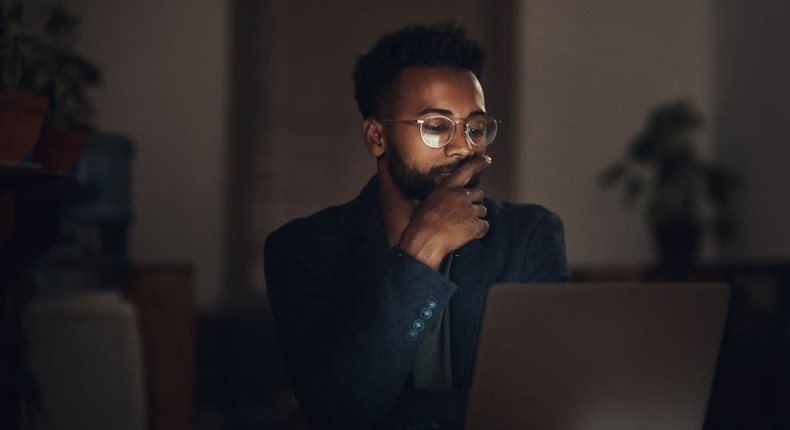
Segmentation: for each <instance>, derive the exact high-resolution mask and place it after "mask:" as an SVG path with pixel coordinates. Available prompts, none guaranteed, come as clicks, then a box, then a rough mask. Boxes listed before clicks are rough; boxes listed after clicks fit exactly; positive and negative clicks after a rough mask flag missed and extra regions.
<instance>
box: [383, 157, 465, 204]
mask: <svg viewBox="0 0 790 430" xmlns="http://www.w3.org/2000/svg"><path fill="white" fill-rule="evenodd" d="M389 150H390V153H389V155H388V156H387V167H388V168H389V171H390V175H391V176H392V181H393V182H394V183H395V186H397V187H398V189H399V190H400V192H401V193H403V195H404V196H406V197H408V198H410V199H413V200H419V201H422V200H425V198H426V197H427V196H428V194H430V193H431V191H433V190H434V189H435V188H436V186H437V185H438V184H439V182H441V181H440V180H439V179H438V178H439V175H442V174H444V173H450V172H453V171H455V169H457V168H458V167H459V166H460V165H461V164H463V163H465V162H467V161H469V160H470V159H469V158H467V159H464V160H458V161H455V162H452V163H448V164H445V165H443V166H438V167H433V168H431V169H430V170H428V171H427V172H421V171H420V170H419V169H417V167H415V166H414V165H413V164H410V163H408V162H407V161H406V160H405V159H404V158H403V156H402V155H401V153H400V152H399V151H398V149H397V147H396V145H390V147H389ZM442 179H445V178H442ZM479 184H480V172H477V173H475V174H474V175H473V176H472V178H471V179H469V182H467V183H466V185H465V186H464V188H477V186H478V185H479Z"/></svg>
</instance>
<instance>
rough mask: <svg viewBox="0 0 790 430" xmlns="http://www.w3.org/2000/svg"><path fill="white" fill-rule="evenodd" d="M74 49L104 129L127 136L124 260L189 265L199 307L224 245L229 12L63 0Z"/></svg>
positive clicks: (202, 0) (175, 2)
mask: <svg viewBox="0 0 790 430" xmlns="http://www.w3.org/2000/svg"><path fill="white" fill-rule="evenodd" d="M64 4H65V5H66V6H67V7H68V8H70V9H71V10H73V11H74V12H76V13H78V14H79V15H81V17H82V25H81V28H80V34H79V40H78V43H77V48H78V49H79V50H80V52H82V53H83V54H84V55H85V56H86V57H88V58H89V59H91V60H93V61H94V62H95V63H96V64H97V65H99V66H100V67H101V69H102V71H103V73H104V83H103V85H102V86H101V88H99V89H97V90H96V91H95V93H94V94H95V101H96V103H97V105H98V108H99V115H98V126H99V128H100V129H102V130H106V131H112V132H120V133H123V134H126V135H128V136H130V137H131V138H132V139H133V140H134V142H135V143H136V145H137V154H136V157H135V160H134V178H133V179H134V181H133V194H134V201H133V205H134V210H135V212H136V219H135V221H134V225H133V228H132V231H131V237H130V239H131V250H130V251H131V257H132V258H133V259H134V260H135V261H145V262H162V261H164V262H167V261H179V262H182V261H189V262H194V263H195V265H196V268H197V277H196V278H197V297H198V304H199V305H200V306H201V307H206V306H209V305H211V304H213V303H216V301H217V300H218V298H219V294H220V285H221V283H222V282H221V276H222V254H223V248H224V235H223V231H222V228H223V212H224V203H225V202H224V191H225V189H224V187H225V185H224V175H225V170H226V169H225V152H226V150H227V147H226V133H227V130H226V122H227V121H226V117H227V115H228V112H227V98H228V97H227V91H226V87H227V85H226V84H227V82H226V81H227V76H228V65H227V61H228V59H227V58H226V57H227V39H228V37H227V30H228V20H227V5H226V2H217V1H211V0H169V1H164V2H160V1H155V0H138V1H122V0H105V1H95V0H70V1H68V2H66V3H64Z"/></svg>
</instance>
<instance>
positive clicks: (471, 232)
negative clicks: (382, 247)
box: [398, 155, 491, 270]
mask: <svg viewBox="0 0 790 430" xmlns="http://www.w3.org/2000/svg"><path fill="white" fill-rule="evenodd" d="M490 165H491V157H489V156H487V155H476V156H474V157H473V158H471V159H470V160H469V161H467V162H464V163H462V164H461V165H460V166H458V168H456V169H455V170H454V171H452V173H450V174H449V175H447V176H446V177H445V178H444V179H443V180H442V181H440V182H439V184H438V185H437V186H436V188H435V189H434V190H433V191H431V192H430V193H429V194H428V196H427V197H425V199H423V200H422V201H421V202H420V203H419V204H418V205H417V206H416V207H415V208H414V211H413V212H412V214H411V219H410V220H409V224H408V225H407V226H406V229H405V230H404V231H403V234H402V235H401V238H400V241H399V243H398V246H399V247H400V248H401V249H403V250H404V251H406V252H407V253H409V254H410V255H411V256H413V257H414V258H416V259H417V260H420V261H422V262H423V263H425V264H426V265H428V266H429V267H431V268H433V269H434V270H438V268H439V264H440V263H441V261H442V259H443V258H444V256H445V255H447V254H448V253H450V252H452V251H453V250H455V249H458V248H460V247H462V246H463V245H465V244H466V243H467V242H469V241H471V240H474V239H480V238H482V237H483V236H485V235H486V233H487V232H488V221H486V220H485V216H486V213H487V211H486V208H485V206H483V197H484V193H483V190H481V189H480V188H477V187H476V186H475V187H473V188H466V186H467V184H469V182H470V180H471V179H472V177H473V176H474V175H476V174H477V173H478V172H480V171H481V170H483V169H485V168H486V167H488V166H490Z"/></svg>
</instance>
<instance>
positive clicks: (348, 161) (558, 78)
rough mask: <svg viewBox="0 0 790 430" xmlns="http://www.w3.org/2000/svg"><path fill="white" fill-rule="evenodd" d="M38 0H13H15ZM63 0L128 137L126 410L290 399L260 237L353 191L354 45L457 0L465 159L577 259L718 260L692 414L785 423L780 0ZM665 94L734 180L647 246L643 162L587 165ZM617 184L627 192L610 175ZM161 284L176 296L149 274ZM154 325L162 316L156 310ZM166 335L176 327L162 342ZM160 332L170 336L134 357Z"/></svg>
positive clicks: (697, 142) (649, 230) (224, 413)
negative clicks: (687, 236) (469, 55)
mask: <svg viewBox="0 0 790 430" xmlns="http://www.w3.org/2000/svg"><path fill="white" fill-rule="evenodd" d="M54 4H55V2H53V1H50V0H26V1H25V10H26V13H30V14H35V13H36V11H38V10H42V9H46V8H48V7H52V6H53V5H54ZM61 4H62V5H63V6H65V7H66V8H68V9H69V10H70V11H71V12H73V13H74V14H76V15H77V16H79V18H80V23H79V27H78V29H77V32H76V35H75V37H74V41H73V49H74V50H75V51H76V52H79V53H80V54H81V55H83V56H85V57H86V58H88V59H89V60H90V61H91V62H92V63H94V64H95V65H96V66H97V67H98V68H99V69H100V70H101V74H102V82H101V84H100V85H99V86H97V87H96V88H95V89H91V90H90V93H89V94H90V97H91V98H92V99H93V101H94V102H95V105H96V110H97V113H96V116H95V125H96V128H97V129H98V130H100V131H102V132H111V133H117V134H119V135H121V136H123V139H125V140H126V141H128V142H130V143H131V144H132V145H133V147H134V150H133V151H132V152H131V153H132V155H129V158H128V160H129V163H130V166H131V167H130V169H131V170H130V173H129V177H128V186H129V189H130V190H131V191H130V195H129V206H130V209H131V211H132V212H133V217H132V218H130V221H129V230H128V236H125V238H126V239H124V240H126V242H124V243H125V244H126V245H124V247H123V248H124V249H123V255H124V257H125V258H126V259H127V260H128V262H129V268H128V270H129V271H128V272H124V273H128V274H129V275H128V277H127V278H124V279H123V280H121V281H118V282H117V283H116V284H117V285H116V286H117V289H118V290H123V291H125V293H124V297H127V299H126V300H129V301H130V303H132V304H133V306H131V307H130V309H131V310H129V309H126V308H124V309H126V310H125V311H124V312H127V313H129V315H130V316H129V318H132V320H133V321H139V323H140V324H139V325H140V327H141V329H140V331H139V332H138V333H137V334H136V335H135V336H139V337H140V338H141V340H139V342H141V343H142V344H143V345H146V347H145V348H148V352H145V354H147V355H146V357H147V358H144V359H143V360H142V364H141V363H137V364H136V366H137V367H138V368H140V369H142V370H141V372H143V373H142V374H144V375H147V376H145V377H143V378H149V379H146V380H145V381H147V382H145V383H143V384H141V385H140V387H139V390H140V392H141V393H142V394H141V395H142V397H140V399H142V400H140V399H138V400H140V401H141V402H142V403H141V405H142V406H141V407H140V411H142V412H139V414H144V415H143V416H144V418H143V419H142V422H144V423H147V424H144V425H145V426H148V427H152V428H160V427H161V428H199V429H247V428H280V427H281V426H282V425H283V423H285V422H286V421H287V418H288V416H289V414H290V412H291V411H292V409H293V408H294V406H295V401H294V399H293V396H292V394H291V393H290V391H289V386H288V381H287V378H286V377H285V375H284V373H283V370H282V362H281V359H280V356H279V348H278V345H277V341H276V337H275V335H274V332H273V327H272V323H271V317H270V314H269V310H268V304H267V302H266V299H265V291H266V286H265V283H264V280H263V267H262V246H263V242H264V239H265V237H266V235H267V234H268V233H269V232H270V231H272V230H273V229H275V228H277V227H278V226H280V225H282V224H283V223H285V222H287V221H288V220H290V219H293V218H295V217H299V216H305V215H308V214H311V213H313V212H315V211H317V210H319V209H322V208H324V207H326V206H329V205H333V204H339V203H343V202H346V201H348V200H350V199H351V198H353V197H355V196H356V195H357V193H358V192H359V191H360V190H361V188H362V186H363V185H364V184H365V182H366V181H367V179H368V178H369V177H370V176H371V175H372V174H373V173H374V171H375V164H374V160H373V158H372V157H371V156H370V155H369V154H368V153H367V151H366V150H365V148H364V146H363V145H362V140H361V117H360V114H359V113H358V111H357V109H356V105H355V102H354V98H353V89H352V81H351V71H352V67H353V64H354V61H355V59H356V57H357V55H359V54H362V53H364V52H366V51H367V49H368V48H369V47H370V46H371V45H372V43H373V42H374V41H375V39H376V38H377V37H379V36H380V35H382V34H384V33H386V32H389V31H392V30H394V29H397V28H399V27H401V26H403V25H407V24H411V23H417V22H419V23H433V22H438V21H446V20H450V19H454V20H456V21H458V22H459V23H461V24H463V25H465V26H466V27H467V29H468V31H469V32H470V34H471V35H472V36H473V37H474V38H476V39H477V40H478V41H480V42H481V43H482V44H483V45H485V46H486V47H487V48H488V50H489V62H488V65H487V67H486V70H485V71H484V74H483V79H482V83H483V87H484V90H485V94H486V102H487V109H488V112H489V113H491V114H492V115H493V116H495V117H496V118H498V119H501V120H502V121H503V124H502V126H501V130H500V135H499V136H498V138H497V141H496V142H495V143H494V145H493V146H492V147H491V151H490V154H491V155H492V157H493V160H494V164H493V166H492V167H491V168H490V169H488V170H487V171H486V173H485V175H486V176H485V179H484V186H483V188H484V189H485V191H486V194H487V196H491V197H494V198H497V199H501V200H508V201H516V202H535V203H540V204H542V205H544V206H546V207H548V208H550V209H551V210H553V211H555V212H557V213H558V214H559V215H560V216H561V217H562V219H563V221H564V223H565V228H566V244H567V254H568V261H569V263H570V265H571V267H572V269H573V270H574V273H576V274H577V275H578V276H577V278H576V279H577V280H579V281H607V280H623V281H649V280H678V281H684V280H723V281H727V282H730V283H732V284H734V288H735V290H734V299H736V300H737V301H734V303H733V307H734V309H735V312H736V313H734V314H733V315H731V320H730V321H729V323H728V324H729V325H728V332H727V333H728V334H727V336H728V337H727V339H731V340H729V341H727V342H729V343H726V344H725V346H724V347H726V348H730V349H728V351H731V352H730V353H728V354H729V355H727V357H731V358H728V359H727V360H724V362H723V363H720V367H721V366H724V368H723V370H722V369H720V374H721V375H724V376H719V374H717V381H716V384H717V385H715V389H716V390H718V391H716V392H717V393H721V394H716V396H718V397H715V398H714V400H716V402H717V403H715V404H716V405H718V406H716V407H717V408H718V409H715V410H714V411H713V412H711V413H709V420H708V423H707V424H706V428H711V429H714V428H715V429H729V428H733V429H734V428H755V429H756V428H760V429H788V428H790V417H788V412H787V411H786V409H787V408H786V406H787V405H788V404H790V388H789V387H788V384H790V368H789V366H788V364H787V363H790V352H789V348H790V346H788V345H790V341H789V336H790V335H788V333H790V317H788V315H790V312H788V308H790V306H789V305H788V297H789V296H790V292H789V291H788V288H790V284H788V274H787V273H788V267H790V223H788V222H787V220H788V214H789V213H790V211H789V209H790V199H788V198H787V196H788V195H790V180H789V179H790V177H788V173H787V160H790V145H787V143H788V138H787V132H786V126H787V124H788V123H790V113H789V112H790V110H788V109H787V108H786V104H787V102H788V100H790V83H788V82H790V81H788V79H787V76H790V56H788V55H787V54H786V53H787V52H790V25H788V24H790V3H788V2H784V1H779V0H758V1H753V2H742V1H736V0H666V1H661V2H659V1H650V0H606V1H597V2H589V1H583V0H523V1H517V0H501V1H496V2H492V1H483V0H439V1H434V2H422V1H416V0H402V1H398V2H372V1H363V0H339V1H332V2H310V1H299V0H294V1H285V0H283V1H276V0H269V1H255V0H228V1H210V0H170V1H166V2H160V1H153V0H138V1H134V2H129V1H120V0H103V1H98V0H68V1H64V2H62V3H61ZM679 100H685V101H686V102H687V105H685V106H693V109H692V110H693V113H692V114H689V115H691V116H692V117H694V118H698V119H704V120H702V121H696V122H694V121H692V122H694V123H695V124H698V126H694V127H686V128H684V127H682V126H680V128H679V129H678V130H679V132H678V133H680V134H679V135H678V134H672V136H674V137H673V138H672V139H675V140H678V139H680V140H681V141H682V142H681V143H684V144H685V143H690V144H691V145H692V146H693V148H694V152H695V153H696V156H697V157H698V158H699V159H700V160H705V161H706V162H710V163H717V165H721V166H725V167H726V169H727V171H728V172H730V173H732V176H733V177H734V178H735V177H737V180H733V183H736V184H737V185H736V186H734V187H732V189H731V193H729V194H728V196H727V198H726V199H723V201H716V200H715V199H714V202H713V204H710V203H707V206H705V204H703V208H702V209H701V212H702V213H703V215H705V216H707V215H709V214H710V213H711V211H715V210H720V211H722V212H724V213H726V214H727V215H728V221H729V222H730V224H731V226H732V228H731V229H729V230H730V233H731V234H730V235H729V236H730V237H729V240H726V241H719V240H717V237H718V236H716V234H713V231H714V230H713V229H712V228H709V226H707V225H706V224H704V223H703V224H701V227H700V228H699V229H700V231H701V232H702V233H701V235H700V236H699V244H700V245H699V252H698V258H696V259H695V258H691V259H690V260H688V261H681V262H667V261H666V260H662V258H661V253H660V250H659V245H658V242H657V241H656V239H655V238H654V230H655V229H656V223H655V219H654V218H651V215H650V214H649V212H650V211H649V209H648V208H649V207H651V206H650V204H651V201H650V200H649V197H644V195H645V194H649V193H648V191H649V189H650V188H649V185H646V184H647V183H645V184H642V185H641V188H639V187H640V186H639V185H633V186H632V185H628V184H627V183H625V182H624V183H625V186H624V187H622V188H618V187H619V185H618V186H617V187H615V186H609V187H607V186H604V182H602V181H603V179H602V177H603V175H604V172H606V171H607V169H608V168H610V167H611V166H612V165H613V163H616V162H617V161H618V160H622V159H623V157H624V155H626V154H629V152H628V151H629V148H632V146H629V145H632V144H633V142H634V141H635V138H637V137H639V136H644V135H645V134H646V133H648V132H649V131H650V130H653V131H655V130H654V128H651V124H653V125H655V123H651V122H650V119H651V117H650V115H651V113H655V112H656V109H657V108H661V107H667V106H673V105H672V103H673V102H676V101H679ZM680 122H681V123H682V122H683V121H682V119H681V120H680ZM669 127H670V130H674V129H672V124H670V125H669ZM659 135H661V136H665V135H662V134H661V133H659ZM678 136H680V137H678ZM672 139H669V140H672ZM673 141H674V140H673ZM632 152H633V151H632ZM637 164H639V163H637ZM639 166H641V167H639V168H640V169H642V170H640V171H641V172H650V171H651V170H650V169H651V168H653V167H650V165H649V164H645V163H644V162H642V164H639ZM72 174H73V172H72ZM621 179H622V178H620V179H617V178H615V179H614V180H613V182H617V181H619V180H621ZM629 187H631V189H632V191H631V193H632V194H634V195H637V196H642V197H638V198H641V199H642V200H641V203H640V200H637V203H636V204H635V205H630V204H628V198H626V199H624V198H623V189H628V188H629ZM634 187H636V188H638V189H637V190H636V191H634ZM625 193H626V194H628V193H629V191H625ZM717 202H718V203H721V204H718V203H717ZM694 204H696V202H695V203H694ZM646 214H647V215H646ZM686 246H688V245H686ZM692 257H693V256H692ZM670 263H671V264H670ZM129 279H131V281H129ZM9 282H10V281H9ZM73 283H74V281H73V280H71V281H62V280H61V281H58V282H55V283H54V284H57V285H50V286H49V287H48V288H47V287H41V286H39V287H38V289H39V290H42V291H39V293H40V294H39V297H33V298H32V299H30V300H31V301H33V302H35V301H37V300H39V301H40V300H43V299H42V298H41V297H40V296H41V295H44V296H47V295H48V294H49V295H52V294H55V293H62V292H63V291H71V290H75V288H74V287H75V286H74V285H73ZM175 284H178V288H175V287H173V288H170V286H171V285H175ZM9 285H10V284H9ZM152 286H157V287H156V288H154V287H152ZM114 288H115V287H114ZM77 289H78V288H77ZM161 289H165V290H168V291H169V290H172V291H174V292H173V293H172V294H173V295H174V296H172V297H170V296H167V297H164V296H163V297H159V296H156V295H157V294H160V293H161ZM106 290H108V288H104V289H103V291H105V292H106ZM53 291H54V293H53ZM145 291H147V293H146V292H145ZM152 297H153V298H152ZM157 300H159V301H162V302H164V303H170V304H171V305H172V303H179V304H180V305H179V306H180V307H179V308H178V310H177V311H171V310H167V311H162V310H161V309H167V305H166V304H165V305H162V306H163V307H162V306H160V307H157V306H156V305H151V303H153V302H155V303H160V302H157ZM146 303H147V304H146ZM116 305H117V304H116ZM98 306H99V307H101V305H98ZM118 306H120V305H118ZM124 306H125V305H124ZM34 309H38V311H39V312H44V311H41V309H40V307H39V308H36V307H34ZM163 315H164V316H163ZM31 318H33V319H34V320H35V318H34V317H31ZM167 318H170V319H167ZM23 319H24V317H23ZM166 327H171V328H173V327H176V328H173V330H172V333H170V334H168V333H169V332H168V331H167V329H166ZM41 330H44V331H46V328H43V329H41ZM152 332H153V333H156V332H159V338H157V340H155V341H152V340H151V339H152V338H154V337H156V334H150V333H152ZM169 335H172V336H174V337H176V338H178V339H181V340H180V343H178V346H177V347H174V344H173V342H171V341H170V338H168V336H169ZM152 336H153V337H152ZM146 339H147V340H146ZM151 342H153V343H151ZM190 342H192V343H190ZM30 343H32V344H35V340H30ZM156 345H162V346H161V351H168V350H173V354H174V355H172V356H167V353H164V352H163V354H164V355H165V357H159V358H156V357H154V358H152V357H151V353H152V352H151V351H152V348H160V347H157V346H156ZM145 348H144V349H145ZM168 348H169V349H168ZM157 351H160V349H157ZM33 355H35V349H34V352H33ZM168 357H169V358H168ZM85 360H94V359H93V358H86V359H85ZM95 360H96V361H97V362H101V361H103V360H102V359H98V358H96V359H95ZM151 360H153V361H151ZM728 360H729V361H728ZM154 362H155V363H159V364H152V363H154ZM161 363H164V364H161ZM151 366H160V367H159V370H156V369H153V368H152V367H151ZM727 366H728V367H727ZM34 367H35V366H34ZM179 372H180V373H179ZM33 373H35V372H33ZM157 374H158V375H160V376H159V377H158V378H159V379H157V380H155V381H152V380H150V378H151V377H152V376H151V375H157ZM174 374H179V375H181V376H179V377H178V378H176V380H172V378H170V376H169V375H174ZM86 379H90V378H86ZM87 382H90V381H87ZM174 385H177V387H174ZM162 386H163V387H164V388H162V389H163V390H164V391H162V393H170V394H171V397H172V393H186V394H185V395H184V396H183V397H184V398H183V399H176V401H175V403H167V400H162V399H161V398H156V396H157V394H156V393H152V392H151V389H152V387H162ZM722 387H723V388H722ZM168 390H171V391H168ZM173 390H174V391H173ZM193 393H194V396H192V394H193ZM159 395H160V396H161V395H162V394H161V393H160V394H159ZM72 400H73V399H72ZM181 400H183V401H181ZM170 401H171V402H173V399H170ZM158 402H159V403H158ZM162 402H164V403H162ZM783 405H784V406H783ZM174 411H175V412H174ZM711 414H713V415H711ZM55 415H57V414H54V415H53V416H55ZM163 417H164V418H163ZM168 420H171V421H168ZM162 423H169V424H167V425H164V424H162ZM53 428H65V427H53Z"/></svg>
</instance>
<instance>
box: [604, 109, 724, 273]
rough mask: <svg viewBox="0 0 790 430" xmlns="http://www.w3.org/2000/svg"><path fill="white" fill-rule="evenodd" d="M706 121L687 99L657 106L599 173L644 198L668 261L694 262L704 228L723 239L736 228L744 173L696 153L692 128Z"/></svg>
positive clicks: (607, 183) (632, 200) (629, 195)
mask: <svg viewBox="0 0 790 430" xmlns="http://www.w3.org/2000/svg"><path fill="white" fill-rule="evenodd" d="M702 124H703V117H702V115H701V114H700V113H699V112H698V111H697V110H696V109H695V108H694V107H693V106H692V104H691V103H690V102H688V101H686V100H677V101H672V102H669V103H666V104H662V105H660V106H658V107H656V108H655V109H654V110H653V111H652V112H651V114H650V115H649V117H648V120H647V123H646V124H645V127H644V128H643V130H642V131H641V132H640V133H639V134H638V135H637V136H636V137H635V138H633V139H632V140H631V142H630V144H629V145H628V146H627V148H626V152H625V155H624V156H623V157H622V158H621V159H619V160H617V161H615V162H614V163H612V164H611V165H610V166H609V167H608V168H607V169H605V170H604V171H603V172H602V173H601V175H600V177H599V182H600V184H601V185H602V186H604V187H611V186H613V185H615V184H621V185H622V187H623V196H624V198H625V200H626V202H627V203H628V204H629V205H631V206H633V205H635V204H637V203H638V202H640V201H641V204H642V207H643V209H644V211H645V217H646V220H647V223H648V225H649V226H650V229H651V230H652V233H653V237H654V242H655V245H656V248H657V251H658V253H659V256H660V260H661V263H662V264H664V265H665V266H670V267H688V266H690V265H692V264H693V263H694V262H695V261H696V259H697V257H698V253H699V245H700V239H701V236H702V233H703V231H704V230H705V229H708V228H709V229H711V230H712V231H713V233H714V234H715V237H716V239H717V240H719V242H720V243H721V242H725V241H727V240H728V239H729V238H730V237H731V236H732V234H733V232H734V229H733V221H732V219H731V217H730V214H729V212H728V210H727V209H728V204H729V202H730V200H731V197H732V192H733V190H734V188H735V186H736V185H737V184H738V182H739V178H738V176H737V175H736V174H735V173H733V172H732V171H731V170H729V169H727V168H726V167H725V166H723V165H720V164H718V163H715V162H711V161H705V160H702V159H700V157H699V156H698V155H697V152H696V150H695V147H694V144H693V137H694V136H693V134H694V132H695V131H697V130H698V129H699V128H700V127H701V126H702Z"/></svg>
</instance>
